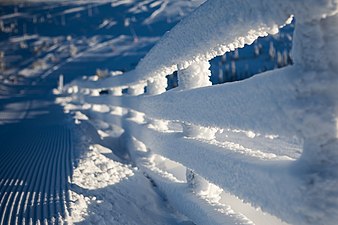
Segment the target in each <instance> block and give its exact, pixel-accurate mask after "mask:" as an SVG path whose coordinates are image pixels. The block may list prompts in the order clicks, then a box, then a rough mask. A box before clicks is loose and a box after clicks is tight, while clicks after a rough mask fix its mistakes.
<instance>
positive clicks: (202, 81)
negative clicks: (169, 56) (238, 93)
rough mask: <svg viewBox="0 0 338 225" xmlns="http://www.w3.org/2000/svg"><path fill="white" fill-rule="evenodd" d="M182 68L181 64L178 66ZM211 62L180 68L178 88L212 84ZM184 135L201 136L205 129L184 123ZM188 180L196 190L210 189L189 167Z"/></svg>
mask: <svg viewBox="0 0 338 225" xmlns="http://www.w3.org/2000/svg"><path fill="white" fill-rule="evenodd" d="M178 68H180V66H178ZM209 68H210V63H209V62H208V61H202V62H195V63H193V64H191V65H190V66H189V67H188V68H186V69H179V70H178V71H177V75H178V88H177V89H178V90H179V91H183V90H188V89H193V88H199V87H205V86H210V85H211V84H212V83H211V82H210V80H209V77H210V75H211V72H210V70H209ZM182 126H183V135H184V136H185V137H189V138H199V137H200V136H201V135H203V134H202V133H203V130H201V129H200V127H198V126H196V125H193V124H186V123H184V124H182ZM186 181H187V184H188V186H189V187H190V188H191V189H192V190H193V191H195V192H198V193H200V192H203V191H204V190H208V189H209V183H208V182H206V181H205V180H204V179H203V178H201V177H200V176H199V175H197V174H195V173H194V171H192V170H190V169H189V168H187V170H186Z"/></svg>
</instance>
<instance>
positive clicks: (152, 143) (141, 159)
mask: <svg viewBox="0 0 338 225" xmlns="http://www.w3.org/2000/svg"><path fill="white" fill-rule="evenodd" d="M337 10H338V1H337V0H307V1H305V0H300V1H291V0H278V1H270V0H254V1H253V0H250V1H249V0H240V1H238V0H227V1H224V0H209V1H207V2H206V3H205V4H203V5H202V6H201V7H200V8H198V9H197V10H196V11H195V12H194V13H192V14H191V15H190V16H188V17H187V18H186V19H184V20H183V21H182V22H180V23H179V24H178V25H177V26H176V27H175V28H174V29H172V30H171V31H170V32H168V33H167V34H166V35H164V37H163V38H162V40H160V41H159V43H158V44H157V45H156V46H155V47H154V48H153V49H152V50H151V51H150V52H149V53H148V54H147V56H146V57H145V58H144V59H143V60H141V62H140V63H139V64H138V66H137V67H136V69H135V70H133V71H131V72H128V73H125V74H123V75H118V76H112V77H108V78H104V79H101V80H98V81H85V82H80V83H78V85H79V87H80V90H81V91H80V92H81V94H84V93H87V95H81V100H82V101H84V102H86V103H89V104H93V105H97V104H104V105H108V106H109V107H110V108H111V109H113V111H112V113H109V114H106V115H101V118H102V119H104V120H105V121H108V122H110V123H114V124H116V125H118V126H121V128H122V129H123V130H124V135H123V136H124V137H127V139H128V140H129V141H128V146H129V150H130V154H131V155H132V157H133V158H134V160H135V161H136V163H137V164H138V166H140V167H141V168H143V169H144V170H145V171H147V173H148V174H150V176H151V177H152V178H153V179H154V180H155V181H157V183H158V184H159V186H160V188H161V190H162V191H164V192H165V193H166V195H167V196H168V198H169V200H170V201H171V202H172V204H176V206H177V207H178V208H180V209H181V210H182V211H183V212H184V213H185V214H187V215H188V216H189V217H192V218H194V219H195V221H197V222H199V223H202V224H224V223H227V222H228V223H229V222H232V223H244V224H245V222H243V221H247V220H250V221H252V222H254V223H262V224H263V223H266V224H277V223H282V222H281V221H279V219H280V220H282V221H284V222H286V223H291V224H335V222H336V221H338V197H337V196H338V189H337V187H338V174H337V173H338V172H337V171H338V170H337V169H338V151H337V150H338V140H337V129H338V128H337V124H338V123H337V114H338V97H337V96H338V95H337V94H338V89H337V84H338V80H337V79H338V77H337V72H338V63H337V58H338V39H337V38H336V37H337V35H338V29H337V25H338V15H337ZM292 16H295V18H296V30H295V34H294V44H293V60H294V65H293V66H290V67H287V68H284V69H279V70H275V71H272V72H267V73H264V74H262V75H259V76H256V77H254V78H251V79H248V80H245V81H242V82H236V83H231V84H222V85H216V86H210V85H211V83H210V81H209V79H208V78H209V76H210V71H209V63H208V61H209V60H210V59H212V58H213V57H215V56H217V55H222V54H224V53H225V52H228V51H232V50H234V49H236V48H239V47H243V46H244V45H245V44H251V43H252V42H253V41H254V40H256V39H257V38H258V37H260V36H265V35H268V34H270V33H276V32H278V28H279V27H280V26H283V25H284V24H286V23H289V22H290V21H291V18H292ZM175 71H178V81H179V84H178V85H179V86H178V87H177V88H175V89H172V90H170V91H166V88H167V79H166V76H167V75H170V74H172V73H173V72H175ZM71 89H74V87H73V88H70V90H71ZM104 89H109V90H110V93H111V94H110V95H102V96H98V93H99V91H100V90H104ZM123 89H127V90H128V91H127V94H122V93H123V92H122V90H123ZM88 93H89V95H88ZM186 183H188V185H187V184H186ZM183 185H186V186H185V187H188V186H189V187H190V188H192V189H191V190H192V193H195V194H196V195H197V196H199V198H200V199H204V200H206V201H205V202H204V203H201V202H200V203H199V205H198V206H196V201H195V200H192V199H190V197H189V196H190V195H188V194H186V190H185V189H184V188H183ZM187 196H188V197H187ZM234 196H236V197H234ZM238 198H239V199H241V200H243V201H244V202H249V203H250V204H251V205H248V204H245V203H243V202H242V201H241V200H238ZM175 199H176V200H175ZM182 199H184V201H183V202H181V200H182ZM189 199H190V200H189ZM188 200H189V201H188ZM175 202H176V203H175ZM203 204H207V205H211V206H213V209H214V210H215V211H213V212H210V211H206V210H205V207H204V206H202V205H203ZM225 205H230V207H232V208H233V209H234V211H239V212H240V213H241V215H242V217H241V218H238V217H236V216H235V215H232V214H231V212H232V211H231V210H224V207H225ZM255 207H257V208H260V209H261V210H262V211H264V212H267V213H269V214H268V215H266V214H263V213H260V212H256V211H255ZM191 209H193V210H191ZM253 209H254V210H253ZM222 210H223V211H222ZM210 213H211V214H210ZM224 214H226V215H227V216H229V215H230V217H231V215H232V217H231V218H232V219H226V218H228V217H226V215H224ZM275 217H277V218H279V219H277V218H275ZM245 219H247V220H245ZM238 221H240V222H238ZM266 221H269V222H266ZM278 221H279V222H278Z"/></svg>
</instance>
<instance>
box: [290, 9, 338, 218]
mask: <svg viewBox="0 0 338 225" xmlns="http://www.w3.org/2000/svg"><path fill="white" fill-rule="evenodd" d="M295 27H296V29H295V34H294V45H293V50H292V51H293V52H292V54H293V60H294V62H295V66H296V67H298V68H300V72H299V74H297V77H294V78H292V79H293V80H292V83H294V85H295V89H296V96H295V102H296V104H295V105H296V108H297V110H295V111H294V113H293V115H292V116H293V117H294V118H296V121H297V122H298V127H297V130H299V135H300V136H301V137H302V138H303V140H304V146H303V153H302V156H301V158H300V160H298V165H299V167H297V168H301V172H302V173H301V174H302V177H301V179H303V180H304V187H303V189H304V190H303V192H302V193H303V197H304V201H305V204H304V205H305V206H306V207H305V209H304V212H303V213H304V214H305V217H306V218H307V220H308V221H311V224H332V221H338V214H337V213H336V212H337V211H335V210H337V209H338V202H337V196H338V189H337V187H338V134H337V131H338V98H337V96H338V88H337V87H338V60H337V59H338V39H337V36H338V29H337V27H338V16H337V15H333V16H327V17H325V18H318V19H316V20H312V21H306V22H302V21H301V20H296V26H295ZM333 196H335V197H333ZM333 199H335V201H333ZM328 208H329V209H330V210H328ZM333 211H335V213H334V212H333ZM330 221H331V222H330Z"/></svg>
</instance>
